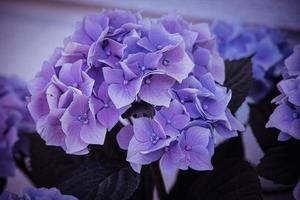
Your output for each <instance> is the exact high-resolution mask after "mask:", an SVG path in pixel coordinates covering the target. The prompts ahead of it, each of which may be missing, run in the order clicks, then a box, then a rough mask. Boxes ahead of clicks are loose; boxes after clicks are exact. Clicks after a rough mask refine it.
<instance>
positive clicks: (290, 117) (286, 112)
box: [266, 45, 300, 140]
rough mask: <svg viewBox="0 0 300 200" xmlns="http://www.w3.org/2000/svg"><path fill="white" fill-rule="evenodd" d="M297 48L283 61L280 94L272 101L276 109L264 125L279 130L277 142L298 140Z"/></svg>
mask: <svg viewBox="0 0 300 200" xmlns="http://www.w3.org/2000/svg"><path fill="white" fill-rule="evenodd" d="M299 47H300V46H299V45H297V46H296V47H295V49H294V53H293V54H292V55H291V56H289V57H288V58H287V59H286V60H285V64H286V66H285V74H284V75H283V78H284V79H283V80H282V81H280V82H279V83H278V85H277V87H278V89H279V91H280V92H281V94H280V95H279V96H278V97H276V98H275V99H274V100H273V102H275V103H276V104H278V107H277V108H276V109H275V110H274V112H273V113H272V114H271V116H270V119H269V121H268V123H267V124H266V127H274V128H277V129H279V130H280V134H279V137H278V139H279V140H287V139H289V138H291V137H293V138H296V139H298V140H300V133H299V130H300V70H298V69H297V68H299V65H298V64H299V59H300V54H299V49H300V48H299Z"/></svg>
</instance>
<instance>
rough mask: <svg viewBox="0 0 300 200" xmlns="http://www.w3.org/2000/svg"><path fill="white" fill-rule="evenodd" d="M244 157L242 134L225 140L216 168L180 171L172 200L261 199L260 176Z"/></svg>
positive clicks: (218, 153)
mask: <svg viewBox="0 0 300 200" xmlns="http://www.w3.org/2000/svg"><path fill="white" fill-rule="evenodd" d="M243 157H244V151H243V146H242V141H241V137H240V135H239V137H234V138H231V139H229V140H227V141H225V142H223V143H222V144H220V145H219V146H218V147H217V148H216V150H215V154H214V156H213V158H212V162H213V165H214V170H212V171H205V172H199V171H195V170H187V171H180V172H179V175H178V178H177V181H176V183H175V185H174V187H173V188H172V190H171V193H170V197H169V199H172V200H177V199H178V200H179V199H191V200H192V199H193V200H197V199H199V200H200V199H201V200H218V199H220V200H221V199H222V200H225V199H230V200H231V199H234V200H239V199H243V200H244V199H247V200H248V199H249V200H250V199H251V200H252V199H253V200H256V199H262V198H261V188H260V184H259V181H258V175H257V173H256V172H255V170H254V169H253V168H252V167H251V166H250V164H249V163H247V162H246V161H244V160H243Z"/></svg>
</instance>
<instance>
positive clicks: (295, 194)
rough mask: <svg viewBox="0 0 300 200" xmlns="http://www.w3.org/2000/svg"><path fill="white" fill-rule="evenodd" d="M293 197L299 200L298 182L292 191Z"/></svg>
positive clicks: (299, 186)
mask: <svg viewBox="0 0 300 200" xmlns="http://www.w3.org/2000/svg"><path fill="white" fill-rule="evenodd" d="M293 196H294V198H295V199H296V200H299V199H300V181H299V182H298V184H297V185H296V187H295V188H294V191H293Z"/></svg>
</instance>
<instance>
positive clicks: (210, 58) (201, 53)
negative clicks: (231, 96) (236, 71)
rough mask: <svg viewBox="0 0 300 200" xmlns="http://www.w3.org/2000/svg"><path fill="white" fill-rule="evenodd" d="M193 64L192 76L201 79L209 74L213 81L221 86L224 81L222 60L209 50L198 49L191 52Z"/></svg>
mask: <svg viewBox="0 0 300 200" xmlns="http://www.w3.org/2000/svg"><path fill="white" fill-rule="evenodd" d="M193 58H194V62H195V68H194V75H195V76H196V77H199V78H200V77H201V76H203V75H204V74H206V73H208V72H210V73H211V74H212V76H213V77H214V79H215V80H216V81H217V82H219V83H221V84H223V83H224V80H225V64H224V61H223V59H222V58H221V57H220V56H219V55H218V54H217V53H215V52H211V51H209V49H206V48H202V47H200V46H199V47H198V48H196V49H195V50H194V51H193Z"/></svg>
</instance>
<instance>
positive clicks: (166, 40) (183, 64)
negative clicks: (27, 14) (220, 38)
mask: <svg viewBox="0 0 300 200" xmlns="http://www.w3.org/2000/svg"><path fill="white" fill-rule="evenodd" d="M224 79H225V69H224V61H223V59H222V58H221V57H220V55H219V54H218V52H217V49H216V48H215V38H214V36H213V34H212V33H211V31H210V28H209V26H208V24H206V23H201V24H195V25H193V24H190V23H188V22H186V21H185V20H184V19H183V18H181V17H180V16H178V15H168V16H165V17H162V18H160V19H157V20H152V19H148V18H142V16H140V14H139V13H138V14H133V13H131V12H127V11H110V10H109V11H104V12H102V13H101V14H99V15H91V16H87V17H85V18H84V19H83V22H81V23H79V24H78V26H77V28H76V30H75V32H74V33H73V35H71V36H70V37H68V38H67V39H66V40H65V42H64V47H63V48H58V49H57V50H56V51H55V52H54V54H53V57H52V58H51V59H49V61H46V62H45V63H44V65H43V67H42V70H41V72H39V73H38V74H37V75H36V77H35V78H34V80H33V81H32V82H31V83H30V85H29V88H30V93H31V95H32V96H31V97H30V102H29V105H28V108H29V110H30V113H31V115H32V116H33V118H34V120H35V122H36V128H37V131H38V133H39V134H40V136H41V137H42V138H43V139H44V140H45V141H46V144H47V145H56V146H60V147H62V148H63V149H64V150H65V151H66V152H67V153H70V154H86V153H88V148H87V147H88V145H90V144H98V145H101V144H103V143H104V140H105V135H106V132H107V131H109V130H111V129H112V128H113V127H114V126H115V125H116V124H117V123H118V122H119V121H120V124H121V123H123V124H125V125H126V126H125V127H123V128H122V129H121V130H120V132H119V134H118V135H117V141H118V143H119V146H120V148H122V149H125V150H128V153H127V161H129V162H130V164H131V166H132V168H133V169H134V170H135V171H140V170H141V167H142V165H145V164H150V163H151V162H154V161H157V160H159V159H160V161H159V162H160V167H161V169H162V170H163V171H168V172H171V171H174V170H176V169H177V168H181V169H187V168H188V167H191V168H194V169H197V170H207V169H210V168H211V165H210V158H211V156H212V154H213V147H214V143H213V140H212V138H213V135H212V134H214V133H219V134H220V135H222V136H224V137H231V136H233V135H236V132H237V131H241V130H242V129H243V127H242V125H241V124H240V123H239V122H238V121H237V120H236V119H235V118H234V117H233V115H232V114H231V112H230V111H229V110H228V108H227V106H228V102H229V100H230V98H231V93H230V92H227V89H226V88H225V87H222V86H221V84H223V82H224ZM216 82H217V83H216ZM141 101H143V102H146V103H148V104H150V105H151V106H153V108H154V109H155V110H156V114H155V116H154V119H151V118H146V117H140V118H134V117H131V118H134V119H132V120H127V119H122V116H121V115H122V114H123V113H124V112H125V111H126V110H127V109H128V108H129V107H130V106H131V105H132V104H135V103H138V102H141ZM130 121H133V124H129V122H130ZM194 121H198V122H199V121H201V123H200V124H197V125H195V122H194ZM127 122H128V124H127ZM191 124H193V127H192V125H191ZM204 127H205V128H204ZM199 131H200V132H199ZM202 133H203V134H204V135H205V136H204V135H203V136H202ZM193 138H194V139H195V142H196V143H191V142H192V141H191V140H193ZM190 139H191V140H190ZM186 145H190V146H195V149H193V150H192V151H189V148H187V149H188V150H187V149H186V148H185V146H186ZM188 151H189V152H188ZM192 158H195V160H193V159H192ZM191 160H192V161H191Z"/></svg>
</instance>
